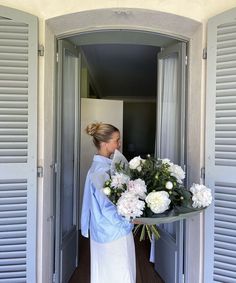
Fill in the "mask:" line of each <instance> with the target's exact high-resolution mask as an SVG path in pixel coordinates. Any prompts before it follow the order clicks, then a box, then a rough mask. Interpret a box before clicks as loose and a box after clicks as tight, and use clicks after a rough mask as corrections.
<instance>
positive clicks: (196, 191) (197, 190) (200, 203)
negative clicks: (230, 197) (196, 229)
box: [190, 184, 212, 208]
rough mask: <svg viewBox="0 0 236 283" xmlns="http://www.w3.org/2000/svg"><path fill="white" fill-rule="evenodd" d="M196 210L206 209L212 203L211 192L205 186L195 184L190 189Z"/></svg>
mask: <svg viewBox="0 0 236 283" xmlns="http://www.w3.org/2000/svg"><path fill="white" fill-rule="evenodd" d="M190 191H191V192H192V194H193V196H192V201H193V207H194V208H201V207H206V206H208V205H210V204H211V202H212V194H211V190H210V189H209V188H207V187H206V186H204V185H199V184H193V185H192V187H191V188H190Z"/></svg>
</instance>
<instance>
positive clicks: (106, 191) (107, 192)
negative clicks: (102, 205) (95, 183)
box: [103, 187, 111, 196]
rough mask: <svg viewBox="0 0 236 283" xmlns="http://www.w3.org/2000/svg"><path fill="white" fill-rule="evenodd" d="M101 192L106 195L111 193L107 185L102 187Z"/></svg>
mask: <svg viewBox="0 0 236 283" xmlns="http://www.w3.org/2000/svg"><path fill="white" fill-rule="evenodd" d="M103 192H104V194H105V195H106V196H109V195H110V194H111V189H110V188H109V187H105V188H103Z"/></svg>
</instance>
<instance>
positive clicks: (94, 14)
mask: <svg viewBox="0 0 236 283" xmlns="http://www.w3.org/2000/svg"><path fill="white" fill-rule="evenodd" d="M113 29H127V30H136V31H142V32H147V33H152V34H153V33H154V34H159V35H160V34H161V35H166V36H169V37H173V38H175V39H179V40H183V41H188V42H189V49H188V56H189V59H188V61H189V65H188V66H187V68H188V70H187V73H188V78H187V84H188V93H187V109H188V113H187V157H188V166H189V168H188V176H189V182H193V181H195V182H199V180H200V168H201V166H202V158H201V156H202V152H203V144H202V130H203V129H202V124H201V123H202V122H201V121H202V105H203V99H204V95H203V94H204V93H203V87H202V86H203V85H204V79H203V78H204V77H203V76H202V69H203V61H202V48H203V38H202V29H203V27H202V24H201V23H200V22H197V21H195V20H192V19H189V18H185V17H181V16H177V15H174V14H169V13H164V12H158V11H154V10H145V9H132V8H114V9H99V10H89V11H83V12H78V13H74V14H68V15H62V16H59V17H55V18H51V19H48V20H46V26H45V78H44V80H45V89H44V95H45V98H44V115H45V116H44V133H45V134H44V136H45V138H44V150H45V155H44V168H45V176H44V192H45V194H44V199H43V203H44V206H45V209H44V211H43V213H44V215H43V219H45V221H43V232H42V241H43V243H44V250H43V251H42V253H43V254H42V258H45V260H44V262H43V263H42V266H40V268H42V270H43V272H42V274H43V278H42V282H49V281H48V280H49V279H51V277H52V267H53V251H52V249H51V252H50V247H51V239H52V238H53V230H52V224H51V223H50V222H49V221H47V219H48V217H50V215H51V213H52V209H53V206H52V205H53V197H54V196H53V192H52V190H51V184H52V173H51V171H50V170H49V169H50V165H51V164H53V162H54V156H53V150H54V147H53V146H54V145H53V139H54V136H53V133H54V121H55V119H54V118H55V107H54V101H55V93H56V91H55V90H56V80H55V78H56V39H58V38H66V37H69V36H72V35H75V34H80V33H88V32H91V33H92V32H96V31H101V30H103V31H105V30H113ZM46 192H48V194H47V193H46ZM196 231H197V232H196ZM45 247H48V249H47V248H45ZM44 253H45V254H46V253H47V256H45V255H44ZM201 256H202V219H200V217H196V218H194V219H190V220H189V221H187V223H186V264H187V266H186V273H185V278H186V282H191V283H195V282H201V276H202V274H201V270H202V266H201V262H202V258H201Z"/></svg>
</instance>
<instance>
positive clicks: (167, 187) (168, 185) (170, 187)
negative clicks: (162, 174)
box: [165, 181, 173, 190]
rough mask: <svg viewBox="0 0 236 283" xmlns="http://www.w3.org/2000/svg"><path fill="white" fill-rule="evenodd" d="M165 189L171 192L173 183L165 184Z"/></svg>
mask: <svg viewBox="0 0 236 283" xmlns="http://www.w3.org/2000/svg"><path fill="white" fill-rule="evenodd" d="M165 187H166V189H167V190H171V189H173V183H172V182H170V181H168V182H166V185H165Z"/></svg>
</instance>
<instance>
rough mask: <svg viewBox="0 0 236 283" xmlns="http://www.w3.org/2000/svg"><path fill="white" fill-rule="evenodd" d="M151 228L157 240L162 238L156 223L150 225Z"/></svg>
mask: <svg viewBox="0 0 236 283" xmlns="http://www.w3.org/2000/svg"><path fill="white" fill-rule="evenodd" d="M150 229H151V231H152V233H153V235H154V237H155V238H156V240H158V239H159V238H160V234H159V232H158V229H157V227H156V225H150Z"/></svg>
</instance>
